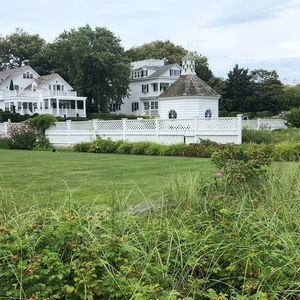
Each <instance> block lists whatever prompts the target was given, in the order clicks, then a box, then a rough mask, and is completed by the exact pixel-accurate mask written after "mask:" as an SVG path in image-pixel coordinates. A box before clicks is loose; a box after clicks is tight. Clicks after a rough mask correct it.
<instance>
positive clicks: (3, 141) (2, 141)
mask: <svg viewBox="0 0 300 300" xmlns="http://www.w3.org/2000/svg"><path fill="white" fill-rule="evenodd" d="M10 143H11V140H10V138H7V137H0V149H9V145H10Z"/></svg>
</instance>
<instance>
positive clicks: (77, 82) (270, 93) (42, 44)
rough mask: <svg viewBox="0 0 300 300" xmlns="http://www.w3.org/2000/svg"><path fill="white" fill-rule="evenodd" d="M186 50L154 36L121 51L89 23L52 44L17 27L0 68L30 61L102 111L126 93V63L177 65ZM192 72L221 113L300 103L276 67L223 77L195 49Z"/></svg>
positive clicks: (3, 43) (298, 92) (2, 41)
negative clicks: (157, 61)
mask: <svg viewBox="0 0 300 300" xmlns="http://www.w3.org/2000/svg"><path fill="white" fill-rule="evenodd" d="M186 53H187V49H185V48H184V47H182V46H180V45H175V44H173V43H172V42H170V41H153V42H151V43H147V44H143V45H141V46H138V47H133V48H130V49H129V50H127V51H125V49H124V48H123V46H122V45H121V40H120V39H119V38H118V37H117V36H116V35H115V34H114V33H113V32H111V31H109V30H108V29H106V28H103V27H96V28H95V29H93V28H91V27H90V26H89V25H86V26H83V27H79V28H78V29H71V30H70V31H64V32H63V33H61V34H60V35H59V36H58V37H57V38H56V39H55V40H54V42H52V43H47V42H46V41H45V40H44V39H43V38H41V37H40V36H39V35H37V34H29V33H27V32H25V31H23V30H22V29H17V30H16V32H14V33H12V34H10V35H7V36H5V37H1V36H0V69H9V68H15V67H20V66H23V65H29V66H31V67H33V68H34V69H35V70H36V71H37V72H38V73H39V74H40V75H46V74H49V73H51V72H57V73H59V74H60V75H61V76H62V77H63V78H64V79H66V80H67V81H68V82H70V83H71V85H72V86H73V87H74V89H76V90H77V91H78V92H79V93H80V94H81V95H84V96H87V110H88V111H89V112H99V111H101V112H107V111H108V109H109V105H110V104H111V103H116V104H120V103H121V102H122V99H123V98H124V97H126V96H127V95H128V93H129V88H128V87H129V83H130V62H131V61H135V60H142V59H147V58H157V59H164V60H165V61H166V63H167V64H171V63H178V64H181V58H182V57H183V56H184V55H185V54H186ZM193 54H194V56H195V59H196V73H197V75H198V76H199V77H200V78H201V79H203V80H204V81H205V82H207V83H208V84H209V85H210V86H212V87H213V88H214V89H215V90H216V91H217V92H219V94H220V95H221V96H222V97H221V99H220V114H221V115H223V116H226V115H230V114H233V115H234V114H236V113H238V112H242V113H248V115H249V116H250V117H252V116H254V115H263V114H265V115H274V114H278V113H280V112H281V111H283V110H289V109H290V108H293V107H299V106H300V86H296V87H287V86H284V85H283V84H282V83H281V81H280V80H279V78H278V74H277V73H276V71H275V70H273V71H269V70H263V69H259V70H249V69H245V68H240V67H239V66H238V65H236V66H235V67H234V68H233V70H231V71H229V73H228V76H227V78H226V79H223V78H219V77H216V76H214V74H213V72H212V70H211V69H210V67H209V64H208V60H207V57H205V56H203V55H201V54H199V53H197V52H194V53H193Z"/></svg>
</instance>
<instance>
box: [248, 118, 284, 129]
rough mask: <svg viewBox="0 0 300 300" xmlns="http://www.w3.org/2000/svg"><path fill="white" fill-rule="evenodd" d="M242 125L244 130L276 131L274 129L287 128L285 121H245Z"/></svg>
mask: <svg viewBox="0 0 300 300" xmlns="http://www.w3.org/2000/svg"><path fill="white" fill-rule="evenodd" d="M242 124H243V128H249V129H267V130H274V129H280V128H286V125H285V121H284V120H283V119H255V120H243V121H242Z"/></svg>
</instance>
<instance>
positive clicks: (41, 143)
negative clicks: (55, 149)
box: [33, 135, 52, 150]
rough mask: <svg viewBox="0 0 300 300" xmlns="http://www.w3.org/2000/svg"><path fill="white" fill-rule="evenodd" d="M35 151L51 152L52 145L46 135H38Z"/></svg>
mask: <svg viewBox="0 0 300 300" xmlns="http://www.w3.org/2000/svg"><path fill="white" fill-rule="evenodd" d="M33 149H34V150H49V149H52V145H51V143H50V141H49V139H48V138H47V137H45V136H44V135H38V136H37V137H36V141H35V143H34V148H33Z"/></svg>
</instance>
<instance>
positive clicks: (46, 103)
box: [44, 99, 48, 109]
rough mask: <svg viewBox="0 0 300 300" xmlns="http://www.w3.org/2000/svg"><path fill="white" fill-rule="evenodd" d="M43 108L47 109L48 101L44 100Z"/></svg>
mask: <svg viewBox="0 0 300 300" xmlns="http://www.w3.org/2000/svg"><path fill="white" fill-rule="evenodd" d="M44 106H45V109H48V99H45V101H44Z"/></svg>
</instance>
